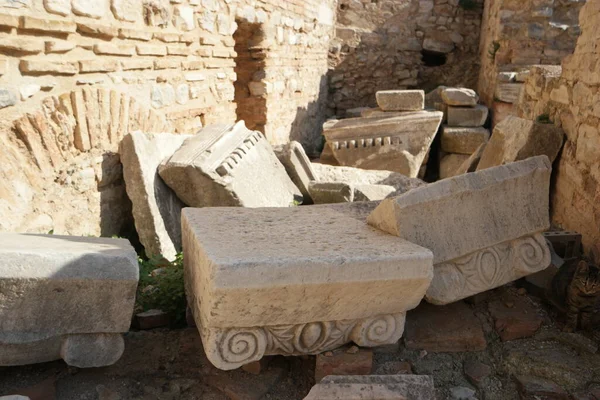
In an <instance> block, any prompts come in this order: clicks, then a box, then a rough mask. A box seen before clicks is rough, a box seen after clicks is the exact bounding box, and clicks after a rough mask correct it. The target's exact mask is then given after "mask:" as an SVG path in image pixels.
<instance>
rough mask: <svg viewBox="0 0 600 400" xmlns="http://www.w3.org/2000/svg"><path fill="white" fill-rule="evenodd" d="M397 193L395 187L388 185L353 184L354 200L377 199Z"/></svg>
mask: <svg viewBox="0 0 600 400" xmlns="http://www.w3.org/2000/svg"><path fill="white" fill-rule="evenodd" d="M398 194H399V193H398V191H397V190H396V188H395V187H393V186H390V185H356V186H354V201H377V200H383V199H385V198H387V197H389V196H392V195H396V196H397V195H398Z"/></svg>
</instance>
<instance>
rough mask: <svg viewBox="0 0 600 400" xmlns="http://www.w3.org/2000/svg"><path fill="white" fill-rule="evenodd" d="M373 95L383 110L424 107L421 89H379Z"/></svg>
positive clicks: (423, 96) (411, 109)
mask: <svg viewBox="0 0 600 400" xmlns="http://www.w3.org/2000/svg"><path fill="white" fill-rule="evenodd" d="M375 97H376V98H377V105H378V106H379V108H381V110H383V111H418V110H422V109H423V108H425V92H424V91H423V90H380V91H379V92H377V93H375Z"/></svg>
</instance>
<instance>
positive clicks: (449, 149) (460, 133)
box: [442, 125, 490, 155]
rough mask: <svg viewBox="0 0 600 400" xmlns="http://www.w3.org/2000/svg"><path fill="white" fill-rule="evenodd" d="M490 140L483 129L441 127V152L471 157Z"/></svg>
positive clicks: (488, 132)
mask: <svg viewBox="0 0 600 400" xmlns="http://www.w3.org/2000/svg"><path fill="white" fill-rule="evenodd" d="M489 138H490V131H488V130H487V129H485V128H481V127H479V128H461V127H453V126H448V125H444V126H443V127H442V151H445V152H446V153H456V154H468V155H471V154H473V153H474V152H475V150H477V149H478V148H479V146H481V145H482V144H484V143H487V141H488V139H489Z"/></svg>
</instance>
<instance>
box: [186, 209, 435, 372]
mask: <svg viewBox="0 0 600 400" xmlns="http://www.w3.org/2000/svg"><path fill="white" fill-rule="evenodd" d="M365 204H366V205H368V204H369V203H365ZM331 207H332V206H305V207H290V208H258V209H253V208H227V209H224V208H214V207H213V208H200V209H192V208H187V209H184V210H183V248H184V260H185V281H186V293H187V297H188V304H190V306H191V308H192V311H193V314H194V319H195V320H196V323H197V325H198V326H199V327H202V328H200V334H201V336H202V341H203V343H204V348H205V350H206V353H207V355H208V358H209V359H210V360H211V362H212V363H213V364H214V365H215V366H217V367H218V368H221V369H233V368H237V367H239V366H241V365H243V364H247V363H250V362H253V361H256V360H259V359H260V358H261V357H262V356H263V355H264V354H267V355H268V354H286V355H292V354H316V353H321V352H323V351H327V350H330V349H332V348H337V347H339V346H341V345H343V344H345V343H348V342H350V341H353V342H355V343H356V344H357V345H359V346H364V347H372V346H376V345H382V344H389V343H395V342H396V341H397V340H398V339H399V338H400V336H401V335H402V332H403V326H404V313H405V312H406V310H408V309H411V308H414V307H415V306H416V305H417V304H418V303H419V301H420V300H421V298H422V296H423V295H424V292H425V290H426V289H427V287H428V286H429V282H430V280H431V277H432V267H431V259H432V255H431V252H430V251H429V250H427V249H424V248H421V247H419V246H416V245H413V244H412V243H409V242H407V241H403V240H398V239H397V238H394V237H392V236H389V235H386V234H384V233H383V232H378V231H376V230H373V229H371V228H369V227H368V226H367V225H366V224H364V222H362V221H359V220H357V219H354V218H352V217H350V216H346V215H344V214H343V213H340V212H339V211H335V209H332V208H331ZM259 227H260V232H261V233H260V234H257V231H256V230H257V228H259ZM340 232H343V234H340ZM257 246H258V247H260V248H261V251H260V252H256V251H254V250H253V249H255V248H257ZM341 259H343V260H344V262H343V263H342V264H341V265H340V260H341ZM375 266H376V267H375ZM365 270H369V271H371V272H370V273H369V274H368V275H365V274H364V271H365ZM333 293H335V296H333V295H332V294H333ZM374 293H377V295H376V297H377V301H372V300H373V298H372V296H373V294H374ZM334 298H335V300H333V299H334ZM336 321H337V322H336ZM376 327H377V328H376ZM314 335H317V336H314ZM315 337H320V338H321V339H319V340H318V341H315V340H314V338H315ZM238 340H243V341H244V342H245V343H246V345H245V346H244V349H243V350H242V351H240V349H241V348H239V347H237V345H236V343H238Z"/></svg>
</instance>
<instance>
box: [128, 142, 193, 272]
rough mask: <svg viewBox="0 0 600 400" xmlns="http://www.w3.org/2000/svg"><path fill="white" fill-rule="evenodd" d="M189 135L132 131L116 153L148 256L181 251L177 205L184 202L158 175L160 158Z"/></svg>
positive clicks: (167, 155) (172, 256) (182, 205)
mask: <svg viewBox="0 0 600 400" xmlns="http://www.w3.org/2000/svg"><path fill="white" fill-rule="evenodd" d="M188 138H190V136H189V135H173V134H170V133H158V134H146V133H143V132H140V131H137V132H133V133H131V134H130V135H127V136H125V137H124V138H123V141H122V142H121V147H120V150H119V153H120V155H121V162H122V163H123V179H124V180H125V185H126V187H125V188H126V190H127V195H128V196H129V199H130V200H131V205H132V211H133V218H134V220H135V229H136V231H137V233H138V235H139V237H140V242H141V243H142V244H143V245H144V248H145V250H146V254H147V255H148V256H163V257H165V258H166V259H168V260H171V261H172V260H174V259H175V256H176V255H177V253H178V252H180V251H181V225H180V224H181V222H180V221H181V209H182V208H183V207H184V206H185V205H184V204H183V202H182V201H181V200H179V198H178V197H177V196H176V195H175V193H174V192H173V191H172V190H171V189H170V188H169V187H168V186H167V185H166V184H165V183H164V182H163V181H162V179H161V178H160V176H158V173H157V170H158V166H159V165H160V163H161V161H163V160H164V159H166V158H168V157H170V156H171V155H172V154H173V153H174V152H175V151H176V150H177V149H178V148H179V147H180V146H181V145H182V144H183V142H184V141H185V140H186V139H188Z"/></svg>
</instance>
